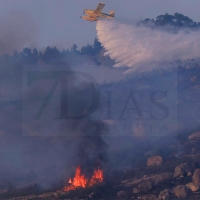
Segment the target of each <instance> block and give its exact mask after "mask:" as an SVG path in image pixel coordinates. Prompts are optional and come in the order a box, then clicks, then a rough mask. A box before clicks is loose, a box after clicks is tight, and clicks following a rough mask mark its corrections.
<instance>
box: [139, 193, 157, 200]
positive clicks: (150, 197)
mask: <svg viewBox="0 0 200 200" xmlns="http://www.w3.org/2000/svg"><path fill="white" fill-rule="evenodd" d="M137 199H141V200H158V198H157V196H156V195H155V194H146V195H144V196H138V197H137Z"/></svg>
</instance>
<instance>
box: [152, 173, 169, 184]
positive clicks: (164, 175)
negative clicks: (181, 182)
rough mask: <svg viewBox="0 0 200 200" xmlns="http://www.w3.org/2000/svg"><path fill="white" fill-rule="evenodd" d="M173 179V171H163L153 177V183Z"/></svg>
mask: <svg viewBox="0 0 200 200" xmlns="http://www.w3.org/2000/svg"><path fill="white" fill-rule="evenodd" d="M172 179H173V173H171V172H163V173H161V174H159V175H158V177H156V179H155V185H159V184H163V183H164V182H168V181H171V180H172Z"/></svg>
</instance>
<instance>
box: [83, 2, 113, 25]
mask: <svg viewBox="0 0 200 200" xmlns="http://www.w3.org/2000/svg"><path fill="white" fill-rule="evenodd" d="M104 6H105V4H104V3H99V5H98V6H97V8H96V9H94V10H89V9H84V10H83V13H84V14H86V15H84V16H81V18H83V19H85V20H87V21H91V22H93V21H98V20H99V19H101V18H107V19H113V18H114V15H115V12H114V11H111V12H110V13H109V14H106V13H102V12H101V11H102V9H103V7H104Z"/></svg>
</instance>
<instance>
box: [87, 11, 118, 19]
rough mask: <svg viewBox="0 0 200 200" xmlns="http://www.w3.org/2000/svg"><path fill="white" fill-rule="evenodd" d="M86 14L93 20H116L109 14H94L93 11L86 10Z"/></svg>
mask: <svg viewBox="0 0 200 200" xmlns="http://www.w3.org/2000/svg"><path fill="white" fill-rule="evenodd" d="M84 13H85V14H86V15H88V16H89V17H93V18H110V19H112V18H114V17H113V16H111V15H109V14H106V13H98V14H96V13H94V11H93V10H85V11H84Z"/></svg>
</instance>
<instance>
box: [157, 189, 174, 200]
mask: <svg viewBox="0 0 200 200" xmlns="http://www.w3.org/2000/svg"><path fill="white" fill-rule="evenodd" d="M170 194H171V191H170V190H169V189H165V190H163V191H161V192H160V194H159V199H160V200H169V197H170Z"/></svg>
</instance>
